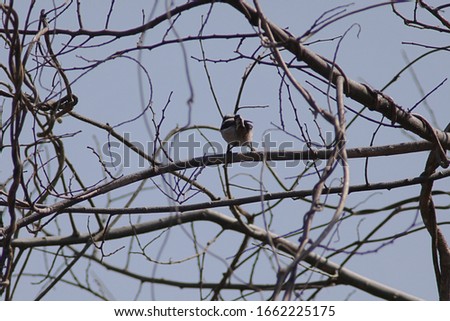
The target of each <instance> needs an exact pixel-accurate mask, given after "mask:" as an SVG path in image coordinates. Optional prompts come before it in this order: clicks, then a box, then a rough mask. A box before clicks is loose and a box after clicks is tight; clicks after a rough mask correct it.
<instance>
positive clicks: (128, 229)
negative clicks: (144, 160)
mask: <svg viewBox="0 0 450 321" xmlns="http://www.w3.org/2000/svg"><path fill="white" fill-rule="evenodd" d="M195 221H209V222H213V223H216V224H218V225H220V226H221V227H222V228H223V229H227V230H233V231H236V232H239V233H247V231H250V233H251V235H250V236H251V237H253V238H255V239H257V240H259V241H261V242H266V241H267V239H269V238H270V239H272V240H273V242H274V244H275V246H276V248H277V249H279V250H280V251H283V252H286V253H288V254H292V253H294V252H295V251H296V249H297V244H295V243H292V242H290V241H288V240H287V239H284V238H282V237H280V236H278V235H276V234H273V233H267V232H266V231H265V230H264V229H261V228H259V227H257V226H255V225H248V227H249V229H248V230H245V231H244V228H243V227H242V225H241V224H240V223H239V222H238V221H237V220H236V219H234V218H231V217H229V216H226V215H223V214H221V213H218V212H215V211H212V210H202V211H193V212H186V213H182V214H180V215H173V216H170V217H166V218H163V219H160V220H157V221H152V222H145V223H139V224H135V225H133V226H131V225H130V226H124V227H120V228H115V229H111V230H110V231H108V232H107V234H105V236H104V239H105V240H111V239H118V238H123V237H128V236H130V235H135V234H144V233H149V232H153V231H159V230H161V229H164V228H168V227H173V226H176V225H179V224H185V223H190V222H195ZM91 237H92V236H91V235H89V234H84V235H80V236H68V237H59V236H56V237H44V238H32V239H15V240H14V241H13V243H12V245H13V246H14V247H20V248H26V247H35V246H51V245H56V246H60V245H68V244H75V243H86V242H88V241H89V240H91ZM304 261H305V262H307V263H308V264H310V265H311V266H314V267H315V268H317V269H320V270H322V271H324V272H325V273H327V274H329V275H333V276H336V278H337V280H338V281H339V282H342V283H343V284H348V285H351V286H354V287H356V288H358V289H360V290H362V291H364V292H367V293H370V294H372V295H374V296H377V297H380V298H383V299H386V300H420V299H419V298H417V297H415V296H412V295H410V294H407V293H404V292H401V291H398V290H396V289H393V288H390V287H388V286H386V285H383V284H381V283H378V282H376V281H373V280H370V279H368V278H366V277H363V276H361V275H359V274H357V273H355V272H353V271H351V270H349V269H347V268H344V267H341V266H340V265H338V264H336V263H333V262H332V261H330V260H328V259H325V258H323V257H321V256H319V255H317V254H315V253H309V254H308V255H307V257H306V258H305V260H304Z"/></svg>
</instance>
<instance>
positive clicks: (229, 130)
mask: <svg viewBox="0 0 450 321" xmlns="http://www.w3.org/2000/svg"><path fill="white" fill-rule="evenodd" d="M220 133H221V134H222V137H223V139H224V140H225V141H226V142H227V143H228V148H227V153H228V152H230V151H231V149H232V148H233V147H234V146H248V147H249V148H250V149H251V150H252V151H253V150H255V149H254V148H253V146H252V140H253V123H252V122H251V121H250V120H244V118H242V116H241V115H225V116H224V117H223V121H222V126H220Z"/></svg>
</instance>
